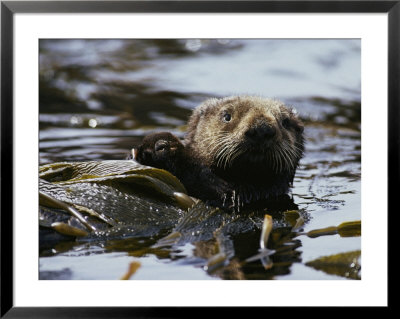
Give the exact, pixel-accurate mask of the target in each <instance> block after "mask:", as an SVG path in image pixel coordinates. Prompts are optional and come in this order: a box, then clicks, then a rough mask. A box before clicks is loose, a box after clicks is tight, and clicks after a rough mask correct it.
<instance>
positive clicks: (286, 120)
mask: <svg viewBox="0 0 400 319" xmlns="http://www.w3.org/2000/svg"><path fill="white" fill-rule="evenodd" d="M282 126H283V127H284V128H289V126H290V120H289V118H287V117H286V118H284V119H283V120H282Z"/></svg>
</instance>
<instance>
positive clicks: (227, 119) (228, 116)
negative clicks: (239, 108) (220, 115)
mask: <svg viewBox="0 0 400 319" xmlns="http://www.w3.org/2000/svg"><path fill="white" fill-rule="evenodd" d="M231 118H232V117H231V115H230V114H229V113H225V114H224V121H225V122H229V121H230V120H231Z"/></svg>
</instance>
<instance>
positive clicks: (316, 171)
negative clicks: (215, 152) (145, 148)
mask: <svg viewBox="0 0 400 319" xmlns="http://www.w3.org/2000/svg"><path fill="white" fill-rule="evenodd" d="M360 59H361V43H360V41H359V40H196V39H191V40H41V41H40V75H39V76H40V91H39V108H40V144H39V145H40V150H39V154H40V164H46V163H53V162H61V161H87V160H109V159H124V158H125V157H126V155H127V153H128V151H129V149H130V148H132V147H133V146H135V145H137V144H138V143H139V142H140V141H141V139H142V138H143V136H144V135H146V134H149V133H151V132H154V131H165V130H167V131H170V132H172V133H174V134H176V135H178V136H180V137H183V135H184V132H185V124H186V121H187V119H188V116H189V115H190V113H191V110H192V109H193V108H194V107H195V106H196V105H198V104H199V103H200V102H202V101H203V100H205V99H206V98H209V97H222V96H227V95H238V94H251V95H261V96H264V97H274V98H278V99H280V100H283V101H284V102H286V103H287V104H289V105H292V106H294V107H295V108H296V109H297V111H298V113H299V115H300V117H301V118H302V119H303V121H304V122H305V125H306V128H305V135H306V153H305V157H304V158H303V159H302V161H301V166H300V168H299V169H298V171H297V174H296V178H295V182H294V187H293V198H294V201H295V203H296V204H298V205H299V209H300V212H301V214H302V216H303V217H304V220H305V224H304V226H303V229H304V232H307V231H311V230H315V229H319V228H325V227H328V226H337V225H339V224H340V223H342V222H346V221H354V220H360V219H361V208H360V207H361V202H360V195H361V104H360V101H361V92H360V90H361V83H360V81H361V65H360ZM254 218H256V217H254ZM277 219H278V223H279V217H278V218H277ZM253 221H254V220H253ZM248 222H249V225H251V223H252V217H251V216H250V217H249V218H248ZM274 225H275V224H274ZM285 227H286V225H282V227H279V225H278V226H277V227H276V229H275V230H274V232H275V235H274V236H275V237H274V236H272V238H273V239H272V245H275V246H276V247H278V246H279V247H280V249H281V248H282V247H283V246H287V247H289V248H288V250H287V253H285V251H282V252H281V253H279V254H278V253H277V254H275V255H273V256H271V259H273V263H274V266H273V267H272V268H271V269H265V268H264V267H263V266H262V264H261V263H260V261H255V262H252V263H247V264H244V265H243V264H241V263H240V262H238V260H239V261H240V260H243V259H244V258H247V257H249V256H251V255H252V254H253V255H254V254H255V253H257V249H258V241H259V237H260V230H259V229H257V227H254V228H252V227H250V226H249V231H247V232H242V233H241V234H240V235H238V236H236V237H235V238H234V239H233V241H232V243H233V246H234V247H233V250H234V252H235V257H236V258H233V259H232V261H231V262H230V264H229V265H227V266H226V267H225V268H224V269H223V270H222V271H216V272H213V273H210V272H207V271H206V269H205V268H204V267H203V266H202V265H203V264H204V263H202V261H204V258H205V256H206V255H207V251H208V250H210V249H211V250H212V248H213V247H214V246H213V243H212V242H207V241H203V242H195V243H186V244H184V245H181V246H180V247H179V249H178V250H177V251H175V252H174V253H173V254H171V253H168V254H166V253H163V252H162V251H151V250H146V249H145V248H146V247H149V245H151V244H152V243H153V242H154V239H153V238H141V239H132V240H127V241H124V242H123V243H117V244H116V243H103V244H102V243H100V244H99V243H97V244H79V245H76V244H73V243H63V244H62V245H58V246H54V247H52V248H51V249H47V250H45V251H41V255H40V256H41V257H40V278H42V279H119V278H121V277H122V276H123V275H124V274H125V273H126V272H127V269H128V267H129V265H130V264H131V263H132V262H134V263H136V262H138V263H140V267H139V268H138V269H137V271H136V272H135V274H134V275H133V276H132V279H219V278H235V279H236V278H237V279H244V278H246V279H345V278H353V277H352V276H351V275H350V274H349V273H348V272H343V273H335V272H332V271H329V269H327V268H324V269H322V270H316V269H315V268H313V267H311V266H309V264H307V263H308V262H310V261H312V260H315V259H317V258H320V257H323V256H331V255H335V254H339V253H348V252H353V251H359V250H361V238H360V237H341V236H339V235H331V236H322V237H318V238H309V237H307V236H304V235H303V236H297V237H295V238H291V237H290V236H291V235H290V231H288V230H287V227H286V228H285ZM285 236H286V237H285ZM288 236H289V237H290V238H289V237H288ZM282 238H286V239H285V241H284V242H283V244H282V243H281V244H278V243H279V241H280V240H281V239H282ZM281 241H282V240H281ZM276 247H273V248H276ZM187 257H190V258H187ZM359 262H360V261H359Z"/></svg>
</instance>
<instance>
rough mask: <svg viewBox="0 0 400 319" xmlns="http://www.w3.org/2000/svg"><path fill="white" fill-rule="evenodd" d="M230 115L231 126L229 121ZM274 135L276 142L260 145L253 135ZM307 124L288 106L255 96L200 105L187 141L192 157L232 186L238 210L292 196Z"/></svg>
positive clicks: (189, 128) (225, 200)
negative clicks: (253, 131)
mask: <svg viewBox="0 0 400 319" xmlns="http://www.w3.org/2000/svg"><path fill="white" fill-rule="evenodd" d="M226 113H229V114H230V115H231V120H230V121H229V122H226V121H224V114H226ZM262 126H265V127H269V128H271V129H273V130H274V132H275V136H274V137H273V138H269V139H265V140H263V141H261V142H259V143H254V141H252V140H250V139H249V138H248V137H247V134H248V131H249V130H251V129H256V130H257V129H258V128H259V127H262ZM303 129H304V127H303V124H302V122H301V121H300V120H299V119H298V117H297V116H296V114H295V112H294V111H293V110H292V109H290V108H288V107H286V106H285V105H284V104H283V103H282V102H280V101H277V100H271V99H264V98H260V97H253V96H239V97H238V96H235V97H228V98H223V99H210V100H207V101H205V102H204V103H203V104H201V105H199V106H198V107H197V108H196V109H195V110H194V112H193V114H192V116H191V118H190V119H189V122H188V131H187V135H186V138H185V145H186V147H185V148H186V152H187V154H188V156H189V157H191V158H193V159H195V160H196V161H197V162H199V163H201V164H202V165H204V166H206V167H208V168H209V169H210V170H211V171H212V172H213V173H215V174H216V175H217V176H218V177H220V178H222V179H223V180H224V181H225V182H227V183H228V184H229V185H230V186H231V192H230V194H232V195H231V196H232V198H227V196H225V197H224V198H221V200H220V202H219V203H218V204H219V205H218V206H222V207H225V206H226V202H227V201H229V202H231V203H232V204H233V206H235V208H236V209H240V207H242V206H245V205H248V204H253V203H256V202H259V201H265V200H273V199H276V198H279V197H282V196H284V195H286V194H288V192H289V189H290V187H291V185H292V183H293V178H294V175H295V172H296V168H297V166H298V163H299V160H300V159H301V157H302V156H303V152H304V137H303Z"/></svg>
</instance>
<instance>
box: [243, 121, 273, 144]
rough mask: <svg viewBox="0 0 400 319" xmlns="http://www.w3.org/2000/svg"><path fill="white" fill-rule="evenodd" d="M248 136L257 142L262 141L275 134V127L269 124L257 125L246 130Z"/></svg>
mask: <svg viewBox="0 0 400 319" xmlns="http://www.w3.org/2000/svg"><path fill="white" fill-rule="evenodd" d="M245 134H246V136H247V137H248V138H250V139H251V140H253V141H255V142H261V141H263V140H265V139H270V138H272V137H274V136H275V134H276V130H275V127H273V126H269V125H267V124H261V125H258V126H256V127H252V128H250V129H249V130H247V131H246V133H245Z"/></svg>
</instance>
